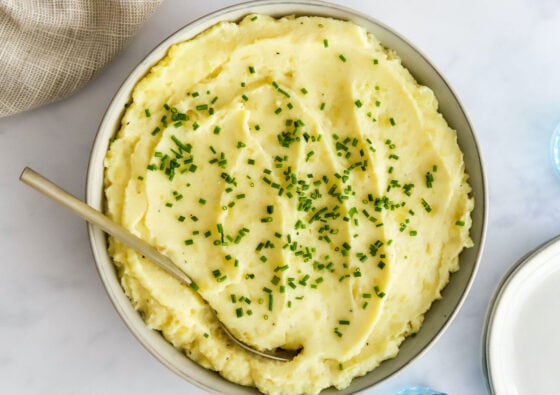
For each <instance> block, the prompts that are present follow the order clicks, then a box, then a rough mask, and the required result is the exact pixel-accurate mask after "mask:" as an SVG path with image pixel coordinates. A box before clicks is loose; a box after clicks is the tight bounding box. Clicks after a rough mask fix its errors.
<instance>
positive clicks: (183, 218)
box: [177, 215, 185, 222]
mask: <svg viewBox="0 0 560 395" xmlns="http://www.w3.org/2000/svg"><path fill="white" fill-rule="evenodd" d="M184 220H185V217H183V216H182V215H180V216H179V218H177V221H179V222H183V221H184Z"/></svg>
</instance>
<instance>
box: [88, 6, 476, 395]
mask: <svg viewBox="0 0 560 395" xmlns="http://www.w3.org/2000/svg"><path fill="white" fill-rule="evenodd" d="M250 13H259V14H268V15H272V16H276V17H280V16H284V15H316V16H326V17H333V18H337V19H343V20H350V21H352V22H354V23H356V24H357V25H360V26H362V27H364V28H365V29H366V30H367V31H369V32H371V33H373V34H374V35H375V36H376V37H377V38H378V39H379V40H380V41H381V42H382V43H383V45H385V46H386V47H389V48H392V49H394V50H395V51H397V53H398V54H399V56H400V57H401V59H402V62H403V65H404V66H405V67H407V68H408V69H409V70H410V72H411V73H412V74H413V75H414V77H415V78H416V80H417V81H418V82H420V83H421V84H423V85H426V86H429V87H430V88H431V89H432V90H433V91H434V92H435V94H436V96H437V98H438V100H439V110H440V112H441V113H442V114H443V115H444V117H445V119H446V120H447V121H448V123H449V125H450V126H451V127H452V128H454V129H456V130H457V134H458V142H459V145H460V147H461V149H462V151H463V153H464V160H465V165H466V171H467V172H468V174H469V175H470V183H471V185H472V188H473V191H472V194H473V196H474V199H475V209H474V211H473V213H472V218H473V226H472V229H471V237H472V239H473V241H474V247H472V248H469V249H467V250H465V251H464V252H463V253H462V254H461V257H460V265H461V270H459V271H458V272H457V273H454V274H453V275H452V276H451V280H450V283H449V285H448V286H447V287H446V288H445V290H444V291H443V299H442V300H440V301H436V302H435V303H434V304H433V305H432V307H431V309H430V310H429V312H428V313H427V314H426V317H425V321H424V324H423V326H422V329H421V330H420V331H419V332H418V334H417V335H416V336H414V337H410V338H408V339H406V340H405V341H404V342H403V344H402V346H401V349H400V352H399V354H398V355H397V356H396V357H395V358H393V359H390V360H387V361H385V362H383V363H382V364H381V365H380V366H379V367H378V368H377V369H375V370H374V371H372V372H370V373H368V374H367V375H365V376H363V377H359V378H356V379H354V380H353V382H352V384H351V385H350V387H348V388H346V389H345V390H343V391H335V390H333V389H329V390H326V391H325V392H324V393H331V392H337V393H355V392H357V391H359V390H363V389H365V388H370V387H371V386H373V385H375V384H377V383H379V382H380V381H382V380H383V379H385V378H387V377H389V376H391V375H392V374H394V373H396V372H397V371H399V370H400V369H402V368H403V367H404V366H406V365H407V364H409V363H410V362H411V361H412V360H413V359H415V358H416V357H418V356H419V355H420V354H421V353H422V352H423V351H425V350H426V349H427V348H428V347H429V346H430V345H431V344H432V343H433V342H434V341H435V340H436V339H437V338H438V337H439V336H440V335H441V334H442V333H443V331H444V330H445V328H446V327H447V326H448V325H449V323H450V322H451V320H452V319H453V317H454V316H455V314H456V313H457V311H458V310H459V307H460V306H461V304H462V302H463V301H464V299H465V298H466V296H467V292H468V290H469V288H470V286H471V283H472V281H473V279H474V276H475V272H476V269H477V266H478V261H479V258H480V255H481V252H482V247H483V244H484V236H485V228H486V207H487V201H486V199H487V198H486V186H485V181H484V173H483V168H482V163H481V159H480V155H479V150H478V146H477V142H476V138H475V136H474V133H473V130H472V128H471V125H470V123H469V120H468V119H467V116H466V114H465V112H464V111H463V108H462V106H461V104H460V103H459V100H458V99H457V97H456V96H455V94H454V93H453V91H452V90H451V88H450V87H449V85H448V84H447V83H446V81H445V80H444V78H443V77H442V76H441V74H440V73H439V72H438V71H437V70H436V69H435V68H434V66H432V65H431V64H430V62H429V61H428V60H427V59H426V58H425V57H424V56H423V55H422V54H421V53H420V52H419V51H418V50H417V49H415V48H414V47H413V46H412V45H411V44H409V43H408V42H407V41H406V40H405V39H403V38H402V37H400V36H399V35H398V34H396V33H395V32H393V31H392V30H391V29H389V28H388V27H386V26H384V25H383V24H381V23H379V22H378V21H376V20H374V19H373V18H371V17H369V16H367V15H363V14H360V13H358V12H355V11H352V10H350V9H347V8H344V7H341V6H338V5H334V4H329V3H323V2H317V1H280V0H264V1H254V2H250V3H243V4H239V5H236V6H233V7H228V8H225V9H222V10H219V11H216V12H214V13H212V14H210V15H207V16H205V17H203V18H200V19H198V20H196V21H194V22H192V23H190V24H189V25H187V26H185V27H184V28H182V29H180V30H179V31H178V32H176V33H175V34H173V35H172V36H170V37H169V38H167V39H166V40H164V41H163V42H162V43H161V44H160V45H159V46H158V47H157V48H155V49H154V50H153V51H152V52H151V53H150V54H149V55H148V56H147V57H146V58H145V59H144V60H143V61H142V62H141V63H140V64H139V65H138V66H137V67H136V68H135V69H134V70H132V72H131V73H130V75H129V76H128V78H127V79H126V80H125V81H124V83H123V84H122V86H121V87H120V88H119V90H118V91H117V93H116V95H115V97H114V98H113V100H112V102H111V104H110V105H109V107H108V109H107V112H106V113H105V116H104V118H103V121H102V122H101V125H100V127H99V131H98V134H97V137H96V139H95V142H94V145H93V149H92V152H91V157H90V162H89V169H88V175H87V191H86V199H87V202H88V204H90V205H91V206H93V207H95V208H97V209H102V208H103V207H104V194H103V171H104V170H103V159H104V157H105V153H106V151H107V147H108V144H109V139H110V138H111V137H113V136H114V135H115V133H116V132H117V131H118V129H119V126H120V119H121V117H122V115H123V109H124V105H125V103H126V102H127V101H128V100H129V98H130V94H131V91H132V88H133V87H134V85H135V84H136V82H137V81H138V80H140V79H141V78H142V77H143V76H144V75H145V74H146V73H147V71H148V70H149V69H150V68H151V67H152V66H153V65H154V64H156V63H157V62H158V61H159V60H160V59H161V58H163V57H164V55H165V54H166V52H167V49H168V48H169V46H171V45H172V44H175V43H178V42H181V41H185V40H188V39H190V38H192V37H194V36H196V35H197V34H198V33H200V32H202V31H204V30H206V29H207V28H209V27H210V26H212V25H214V24H216V23H217V22H220V21H237V20H239V19H241V18H242V17H243V16H244V15H247V14H250ZM89 235H90V241H91V247H92V251H93V255H94V258H95V262H96V264H97V268H98V271H99V275H100V276H101V280H102V281H103V284H104V286H105V288H106V290H107V293H108V294H109V297H110V299H111V301H112V302H113V304H114V306H115V308H116V309H117V311H118V313H119V314H120V316H121V317H122V319H123V320H124V322H125V323H126V325H127V326H128V328H129V329H130V330H131V332H132V333H133V334H134V335H135V336H136V338H137V339H138V340H139V341H140V343H141V344H142V345H143V346H144V347H145V348H146V349H147V350H148V351H150V352H151V353H152V354H153V355H154V356H155V357H156V358H157V359H158V360H160V361H161V362H162V363H163V364H165V365H166V366H167V367H169V368H170V369H171V370H173V371H174V372H175V373H177V374H178V375H179V376H181V377H183V378H184V379H186V380H187V381H189V382H191V383H192V384H194V385H197V386H199V387H201V388H203V389H205V390H207V391H210V392H213V393H227V394H232V395H233V394H241V393H256V390H254V389H251V388H247V387H242V386H239V385H236V384H232V383H230V382H228V381H226V380H225V379H223V378H221V377H220V376H219V375H218V374H216V373H214V372H211V371H209V370H207V369H204V368H202V367H200V366H199V365H198V364H196V363H195V362H193V361H191V360H190V359H188V358H187V357H186V356H185V355H184V354H183V353H181V352H179V351H178V350H176V349H175V348H173V346H171V345H170V344H169V343H168V342H167V341H166V340H165V339H164V338H163V337H162V336H161V335H160V334H159V333H158V332H155V331H153V330H150V329H149V328H148V327H146V325H145V324H144V322H143V321H142V319H141V318H140V315H139V314H138V313H137V312H136V311H135V310H134V308H133V306H132V304H131V303H130V301H129V300H128V298H127V297H126V295H125V294H124V292H123V290H122V288H121V286H120V284H119V280H118V278H117V275H116V272H115V268H114V266H113V263H112V261H111V258H110V257H109V255H108V253H107V239H106V236H105V234H104V233H103V232H101V231H100V230H99V229H97V228H94V227H92V226H90V227H89Z"/></svg>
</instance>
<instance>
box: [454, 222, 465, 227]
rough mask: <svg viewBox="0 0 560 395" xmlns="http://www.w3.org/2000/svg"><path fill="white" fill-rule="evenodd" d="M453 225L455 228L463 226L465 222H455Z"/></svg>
mask: <svg viewBox="0 0 560 395" xmlns="http://www.w3.org/2000/svg"><path fill="white" fill-rule="evenodd" d="M455 225H457V226H465V221H457V222H455Z"/></svg>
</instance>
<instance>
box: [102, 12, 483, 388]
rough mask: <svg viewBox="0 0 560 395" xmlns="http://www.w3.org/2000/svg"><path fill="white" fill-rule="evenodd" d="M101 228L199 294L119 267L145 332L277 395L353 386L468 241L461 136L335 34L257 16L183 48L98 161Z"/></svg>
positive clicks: (371, 48) (353, 30)
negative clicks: (121, 232)
mask: <svg viewBox="0 0 560 395" xmlns="http://www.w3.org/2000/svg"><path fill="white" fill-rule="evenodd" d="M105 182H106V190H105V192H106V197H107V212H108V214H109V215H110V216H111V217H112V218H113V219H115V220H116V221H118V222H120V223H122V224H123V225H124V226H125V227H127V228H128V229H130V230H131V231H132V232H134V233H135V234H137V235H138V236H140V237H142V238H143V239H145V240H147V241H148V242H150V243H151V244H153V245H154V246H156V247H157V248H158V249H159V250H161V251H162V252H164V253H165V254H166V255H167V256H169V257H170V258H171V259H172V260H173V261H174V262H175V263H176V264H177V266H179V267H180V268H181V269H183V270H184V271H185V272H186V273H188V274H189V275H190V276H191V277H192V278H193V280H194V281H195V283H196V284H195V288H197V289H198V291H199V292H200V293H201V294H202V295H204V298H205V299H206V300H207V301H208V302H209V303H210V305H211V306H212V307H213V308H214V309H216V310H217V312H218V314H219V316H220V319H221V320H222V321H223V322H224V323H225V324H226V325H227V326H228V327H229V328H230V329H231V331H232V332H233V333H235V334H236V335H237V336H238V337H239V338H241V339H243V340H245V341H246V342H247V343H249V344H252V345H254V346H255V347H258V348H261V349H272V348H275V347H284V348H294V349H295V348H302V351H301V353H300V354H299V355H298V356H297V357H296V358H295V359H294V360H293V361H291V362H285V363H282V362H275V361H271V360H267V359H264V358H261V357H256V356H254V355H252V354H250V353H247V352H246V351H244V350H242V349H240V348H238V347H236V346H234V345H232V343H231V342H230V341H229V340H228V339H227V337H226V336H225V335H224V334H223V333H222V331H221V330H220V328H219V326H218V325H217V323H216V322H215V320H214V319H213V317H212V314H211V313H210V308H209V306H208V305H206V304H205V303H204V302H203V301H202V300H201V299H200V298H199V297H198V295H197V294H196V293H195V292H193V291H192V290H191V289H190V288H188V287H186V286H184V285H182V284H180V283H179V282H178V281H177V280H175V279H174V278H173V277H171V276H170V275H168V274H167V273H165V272H163V271H162V270H161V269H159V268H158V267H156V266H155V265H154V264H152V263H151V262H149V261H147V260H145V259H143V258H142V257H141V256H140V255H139V254H138V253H136V252H135V251H133V250H131V249H129V248H127V247H126V246H124V245H122V244H120V243H118V242H116V241H115V240H111V247H110V252H111V255H112V256H113V258H114V261H115V264H116V265H117V267H118V269H119V276H120V278H121V281H122V286H123V288H124V290H125V292H126V294H127V295H128V296H129V297H130V299H131V300H132V302H133V303H134V305H135V307H136V308H137V309H138V310H139V311H140V312H141V313H142V315H143V317H144V319H145V321H146V324H147V325H148V326H149V327H151V328H154V329H157V330H160V331H161V332H162V333H163V336H165V338H166V339H167V340H168V341H169V342H171V343H172V344H173V345H174V346H175V347H177V348H179V349H182V350H185V352H186V354H187V355H188V356H189V357H190V358H192V359H194V360H196V361H197V362H198V363H200V364H201V365H203V366H205V367H207V368H209V369H213V370H216V371H218V372H220V374H221V375H222V376H224V377H225V378H227V379H228V380H231V381H233V382H236V383H240V384H243V385H250V386H256V387H257V388H258V389H259V390H260V391H262V392H265V393H271V394H280V393H282V394H284V393H285V394H287V393H294V394H296V393H308V394H313V393H318V392H320V391H321V390H322V389H324V388H326V387H329V386H332V385H334V386H336V387H337V388H344V387H345V386H347V385H348V384H349V383H350V381H351V380H352V378H353V377H356V376H359V375H363V374H365V373H366V372H368V371H370V370H372V369H374V368H375V367H376V366H378V365H379V363H380V362H381V361H383V360H385V359H387V358H391V357H394V356H395V355H396V354H397V352H398V347H399V345H400V343H401V342H402V341H403V339H404V338H405V336H407V335H409V334H411V333H414V332H415V331H417V330H418V329H419V327H420V325H421V323H422V319H423V315H424V313H425V312H426V311H427V310H428V308H429V307H430V305H431V303H432V302H433V301H434V300H435V299H438V298H439V297H440V291H441V289H442V288H443V287H444V286H445V285H446V283H447V282H448V278H449V273H450V272H453V271H455V270H457V269H458V255H459V253H460V252H461V250H462V249H463V248H464V247H465V246H469V245H470V244H471V241H470V239H469V236H468V230H469V228H470V225H471V220H470V211H471V210H472V208H473V201H472V199H471V198H469V192H470V187H469V185H468V184H467V176H466V174H465V172H464V165H463V159H462V154H461V152H460V150H459V147H458V146H457V142H456V133H455V132H454V131H453V130H452V129H450V128H449V127H448V126H447V124H446V122H445V120H444V119H443V118H442V116H441V115H440V114H439V113H438V112H437V101H436V99H435V97H434V95H433V93H432V91H431V90H430V89H428V88H426V87H423V86H419V85H418V84H417V83H416V82H415V81H414V79H413V78H412V77H411V75H410V74H409V73H408V71H407V70H406V69H405V68H404V67H403V66H402V65H401V63H400V60H399V58H398V57H397V56H396V55H395V54H394V53H392V52H391V51H389V50H387V49H385V48H383V47H382V46H381V45H380V43H379V42H378V41H377V40H376V39H375V38H374V37H372V36H371V35H369V34H367V33H366V32H365V31H364V30H363V29H361V28H359V27H358V26H356V25H354V24H352V23H349V22H343V21H338V20H332V19H326V18H318V17H299V18H293V17H292V18H282V19H279V20H277V19H273V18H270V17H267V16H261V15H258V16H256V15H251V16H248V17H246V18H245V19H243V20H242V21H241V22H240V23H239V24H236V23H221V24H218V25H216V26H214V27H213V28H211V29H209V30H208V31H206V32H204V33H202V34H200V35H199V36H197V37H195V38H194V39H192V40H190V41H187V42H184V43H181V44H178V45H174V46H173V47H171V48H170V50H169V52H168V54H167V56H166V57H165V58H164V59H162V60H161V61H160V62H159V63H158V64H157V65H156V66H154V67H153V68H152V69H151V71H150V72H149V73H148V74H147V75H146V76H145V77H144V78H143V79H142V80H141V81H140V82H139V83H138V84H137V85H136V87H135V89H134V92H133V94H132V98H131V102H130V104H129V106H128V107H127V110H126V112H125V114H124V117H123V120H122V127H121V130H120V131H119V133H118V135H117V136H116V139H115V140H114V141H113V143H112V145H111V147H110V149H109V151H108V153H107V157H106V175H105Z"/></svg>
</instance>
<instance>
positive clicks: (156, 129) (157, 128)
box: [152, 127, 161, 136]
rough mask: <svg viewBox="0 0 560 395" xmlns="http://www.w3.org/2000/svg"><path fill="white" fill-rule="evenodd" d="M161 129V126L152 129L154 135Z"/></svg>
mask: <svg viewBox="0 0 560 395" xmlns="http://www.w3.org/2000/svg"><path fill="white" fill-rule="evenodd" d="M160 130H161V129H160V128H159V127H156V128H155V129H154V130H152V136H155V135H156V134H158V133H159V131H160Z"/></svg>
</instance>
